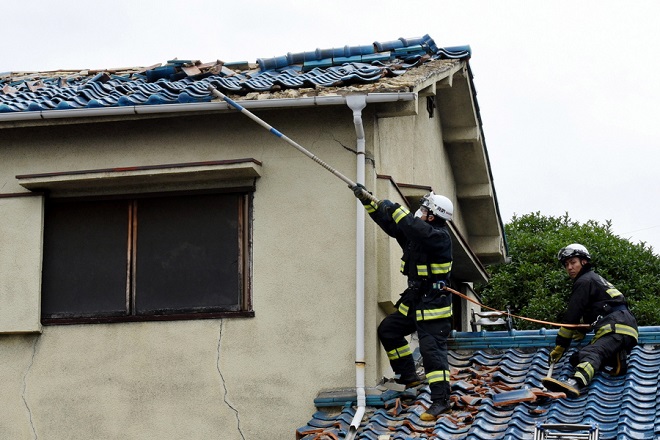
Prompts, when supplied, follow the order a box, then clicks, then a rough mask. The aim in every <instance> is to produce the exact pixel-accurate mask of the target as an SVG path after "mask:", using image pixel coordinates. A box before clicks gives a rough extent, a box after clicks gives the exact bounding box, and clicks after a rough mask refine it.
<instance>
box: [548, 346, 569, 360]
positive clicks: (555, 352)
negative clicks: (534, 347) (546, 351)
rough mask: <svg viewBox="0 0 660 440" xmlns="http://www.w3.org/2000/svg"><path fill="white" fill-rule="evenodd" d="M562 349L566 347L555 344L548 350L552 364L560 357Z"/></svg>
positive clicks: (562, 352)
mask: <svg viewBox="0 0 660 440" xmlns="http://www.w3.org/2000/svg"><path fill="white" fill-rule="evenodd" d="M564 351H566V349H565V348H564V347H562V346H561V345H557V346H555V348H554V349H553V350H552V351H551V352H550V356H549V357H550V362H551V363H553V364H556V363H557V362H559V359H561V357H562V356H563V355H564Z"/></svg>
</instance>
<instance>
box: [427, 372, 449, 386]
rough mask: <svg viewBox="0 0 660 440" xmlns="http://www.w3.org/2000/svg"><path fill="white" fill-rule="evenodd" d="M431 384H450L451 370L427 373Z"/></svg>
mask: <svg viewBox="0 0 660 440" xmlns="http://www.w3.org/2000/svg"><path fill="white" fill-rule="evenodd" d="M426 378H427V379H428V380H429V384H432V383H434V382H449V370H435V371H430V372H428V373H426Z"/></svg>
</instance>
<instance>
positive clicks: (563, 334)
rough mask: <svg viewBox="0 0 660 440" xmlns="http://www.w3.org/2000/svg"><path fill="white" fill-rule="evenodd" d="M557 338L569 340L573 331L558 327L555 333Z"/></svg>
mask: <svg viewBox="0 0 660 440" xmlns="http://www.w3.org/2000/svg"><path fill="white" fill-rule="evenodd" d="M557 336H561V337H562V338H566V339H571V338H572V337H573V330H571V329H568V328H566V327H560V328H559V331H558V332H557Z"/></svg>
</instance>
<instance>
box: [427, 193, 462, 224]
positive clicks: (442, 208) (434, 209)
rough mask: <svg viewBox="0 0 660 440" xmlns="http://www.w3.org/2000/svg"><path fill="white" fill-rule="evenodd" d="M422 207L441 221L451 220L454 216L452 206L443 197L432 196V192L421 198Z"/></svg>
mask: <svg viewBox="0 0 660 440" xmlns="http://www.w3.org/2000/svg"><path fill="white" fill-rule="evenodd" d="M420 203H421V204H422V206H424V207H426V208H427V209H428V210H429V211H431V213H432V214H433V215H435V216H436V217H440V218H441V219H443V220H448V221H449V220H451V218H452V216H453V215H454V204H453V203H452V202H451V200H449V199H448V198H447V197H445V196H440V195H437V194H434V193H433V191H431V192H430V193H428V194H427V195H425V196H424V197H422V200H420Z"/></svg>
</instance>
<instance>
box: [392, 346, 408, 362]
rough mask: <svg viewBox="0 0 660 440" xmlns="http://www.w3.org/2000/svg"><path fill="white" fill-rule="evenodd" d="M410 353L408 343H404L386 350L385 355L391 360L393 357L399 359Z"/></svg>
mask: <svg viewBox="0 0 660 440" xmlns="http://www.w3.org/2000/svg"><path fill="white" fill-rule="evenodd" d="M411 354H412V350H411V349H410V345H408V344H406V345H404V346H403V347H399V348H395V349H394V350H390V351H388V352H387V357H388V358H389V360H391V361H393V360H395V359H401V358H402V357H405V356H410V355H411Z"/></svg>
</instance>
